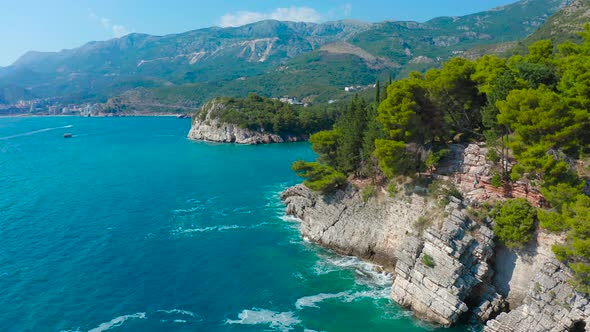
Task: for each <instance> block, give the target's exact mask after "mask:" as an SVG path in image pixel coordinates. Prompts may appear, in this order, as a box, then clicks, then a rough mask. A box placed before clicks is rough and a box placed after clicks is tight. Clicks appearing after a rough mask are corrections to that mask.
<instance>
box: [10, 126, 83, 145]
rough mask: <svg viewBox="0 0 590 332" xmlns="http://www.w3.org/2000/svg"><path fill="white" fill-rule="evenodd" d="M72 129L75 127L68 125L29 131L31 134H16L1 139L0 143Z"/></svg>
mask: <svg viewBox="0 0 590 332" xmlns="http://www.w3.org/2000/svg"><path fill="white" fill-rule="evenodd" d="M72 127H73V126H72V125H67V126H63V127H52V128H44V129H39V130H34V131H29V132H26V133H22V134H16V135H11V136H4V137H0V141H2V140H8V139H11V138H17V137H23V136H31V135H35V134H39V133H44V132H46V131H52V130H58V129H66V128H72Z"/></svg>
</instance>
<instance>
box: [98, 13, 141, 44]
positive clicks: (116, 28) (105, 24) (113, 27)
mask: <svg viewBox="0 0 590 332" xmlns="http://www.w3.org/2000/svg"><path fill="white" fill-rule="evenodd" d="M90 18H91V19H93V20H95V21H98V22H99V23H100V25H101V26H102V28H103V29H104V30H105V31H106V32H108V33H109V34H110V35H111V36H113V37H116V38H119V37H123V36H125V35H128V34H130V33H131V32H132V31H131V30H129V29H128V28H127V27H126V26H124V25H121V24H115V23H113V22H112V21H111V20H110V19H109V18H106V17H99V16H98V15H96V14H95V13H93V12H91V13H90Z"/></svg>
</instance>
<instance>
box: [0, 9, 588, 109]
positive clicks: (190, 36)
mask: <svg viewBox="0 0 590 332" xmlns="http://www.w3.org/2000/svg"><path fill="white" fill-rule="evenodd" d="M587 1H588V0H577V1H576V2H582V3H585V2H587ZM570 3H571V0H522V1H519V2H516V3H513V4H510V5H506V6H502V7H498V8H494V9H491V10H489V11H485V12H481V13H476V14H472V15H467V16H462V17H440V18H435V19H433V20H430V21H427V22H424V23H420V22H401V21H386V22H380V23H367V22H360V21H353V20H343V21H336V22H327V23H321V24H314V23H300V22H280V21H272V20H269V21H261V22H257V23H253V24H248V25H245V26H241V27H235V28H219V27H212V28H206V29H200V30H194V31H189V32H185V33H180V34H173V35H166V36H152V35H147V34H137V33H134V34H130V35H127V36H124V37H122V38H116V39H111V40H108V41H101V42H90V43H88V44H86V45H84V46H81V47H79V48H75V49H71V50H63V51H60V52H28V53H26V54H24V55H23V56H22V57H21V58H19V59H18V60H17V61H16V62H15V63H14V64H13V65H11V66H8V67H3V68H0V104H10V103H15V102H16V101H18V100H27V99H35V98H53V100H55V102H56V103H81V102H86V101H88V102H107V100H108V103H107V105H108V107H111V108H114V109H116V110H123V109H125V110H129V111H139V112H145V111H178V110H186V109H193V108H196V107H198V106H199V105H201V104H202V103H203V102H205V101H206V100H207V99H210V98H212V97H214V96H217V95H229V96H243V95H246V94H248V93H250V92H256V93H259V94H262V95H265V96H269V97H271V96H284V95H289V96H294V97H298V98H300V99H304V100H305V101H308V102H327V101H329V100H330V99H337V98H340V97H344V96H345V92H344V87H345V86H366V85H368V84H372V83H374V82H375V80H376V79H380V78H383V79H386V78H387V77H388V76H390V75H392V76H393V77H394V78H395V77H403V76H404V75H406V74H407V73H408V72H409V71H411V70H425V69H428V68H432V67H436V66H437V65H439V64H440V63H441V62H443V61H445V60H447V59H448V58H450V57H452V56H456V55H460V54H463V53H464V52H469V51H470V50H471V49H473V48H477V47H482V46H483V47H485V46H489V45H498V44H502V43H508V42H516V41H520V40H523V39H525V38H527V37H528V36H530V35H531V34H533V33H534V32H535V31H537V30H538V29H539V27H541V26H542V25H543V24H544V23H545V22H546V21H547V20H548V19H549V18H550V17H551V16H552V15H553V14H555V13H556V12H557V11H559V10H560V9H562V8H564V7H565V6H566V5H569V4H570ZM568 8H569V7H568Z"/></svg>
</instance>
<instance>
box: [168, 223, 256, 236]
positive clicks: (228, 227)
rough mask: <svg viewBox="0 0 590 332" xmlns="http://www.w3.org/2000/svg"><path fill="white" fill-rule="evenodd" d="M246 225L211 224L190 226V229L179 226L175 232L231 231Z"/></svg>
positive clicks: (243, 227)
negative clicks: (198, 226) (207, 225)
mask: <svg viewBox="0 0 590 332" xmlns="http://www.w3.org/2000/svg"><path fill="white" fill-rule="evenodd" d="M245 228H247V227H246V226H239V225H221V226H209V227H202V228H189V229H182V228H178V229H177V230H176V231H175V233H177V234H191V233H206V232H223V231H229V230H233V229H245Z"/></svg>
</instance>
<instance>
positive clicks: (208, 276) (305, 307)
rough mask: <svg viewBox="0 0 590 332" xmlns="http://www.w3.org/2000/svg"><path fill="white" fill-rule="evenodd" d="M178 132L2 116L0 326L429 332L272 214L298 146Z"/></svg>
mask: <svg viewBox="0 0 590 332" xmlns="http://www.w3.org/2000/svg"><path fill="white" fill-rule="evenodd" d="M189 127H190V121H189V120H186V119H185V120H180V119H175V118H73V117H54V118H0V330H1V331H19V332H20V331H92V332H97V331H107V330H109V331H110V330H112V331H289V330H292V331H303V330H315V331H424V330H428V329H430V330H432V328H429V327H428V326H425V325H423V324H421V323H419V322H417V321H416V320H414V319H412V317H411V315H410V314H409V313H408V312H406V311H403V310H401V309H400V308H399V307H398V306H396V305H395V304H394V303H392V302H391V301H390V300H388V299H387V296H388V293H389V288H390V285H391V280H390V279H389V278H388V277H386V276H383V275H379V274H376V273H374V272H372V267H371V266H370V265H369V264H366V263H362V262H359V261H358V260H355V259H353V258H349V257H341V256H337V255H333V254H330V253H329V252H327V251H324V250H322V249H320V248H317V247H316V246H314V245H313V244H309V243H305V242H303V241H302V240H301V239H300V237H299V235H298V224H297V222H296V221H294V220H289V219H288V218H285V217H284V213H283V209H284V208H283V206H282V204H281V202H280V200H279V193H280V192H281V190H283V189H284V188H286V187H287V186H290V185H293V184H295V183H297V182H298V179H297V178H296V177H295V176H294V174H293V172H292V171H291V170H290V168H289V165H290V164H291V162H293V161H295V160H298V159H313V157H314V156H313V153H312V152H311V150H310V148H309V145H307V144H305V143H302V144H284V145H266V146H236V145H219V144H208V143H196V142H191V141H189V140H187V139H186V138H185V135H186V133H187V131H188V129H189ZM66 132H70V133H72V134H74V137H73V138H71V139H64V138H63V134H64V133H66ZM465 330H467V328H464V327H460V328H455V329H452V331H465Z"/></svg>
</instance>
